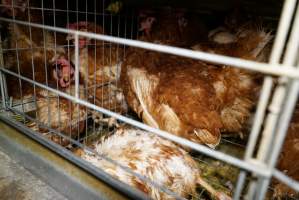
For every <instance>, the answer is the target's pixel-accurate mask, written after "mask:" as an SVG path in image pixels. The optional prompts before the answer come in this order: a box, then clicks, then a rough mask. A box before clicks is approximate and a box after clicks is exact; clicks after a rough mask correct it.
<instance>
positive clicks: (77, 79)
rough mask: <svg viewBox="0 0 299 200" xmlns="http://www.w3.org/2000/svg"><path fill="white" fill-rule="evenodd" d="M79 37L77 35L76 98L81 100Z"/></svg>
mask: <svg viewBox="0 0 299 200" xmlns="http://www.w3.org/2000/svg"><path fill="white" fill-rule="evenodd" d="M79 59H80V58H79V36H78V34H75V66H76V67H75V97H76V98H80V95H79V92H80V91H79V75H80V61H79Z"/></svg>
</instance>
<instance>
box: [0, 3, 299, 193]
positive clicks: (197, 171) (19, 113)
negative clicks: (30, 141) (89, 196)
mask: <svg viewBox="0 0 299 200" xmlns="http://www.w3.org/2000/svg"><path fill="white" fill-rule="evenodd" d="M186 4H187V3H186ZM219 5H221V4H220V3H219ZM244 5H250V3H249V4H248V2H247V3H245V4H244ZM280 5H281V4H280ZM202 6H203V7H205V4H204V3H203V4H202ZM203 7H200V9H197V10H196V9H191V8H190V7H189V8H188V6H186V7H183V6H172V7H165V6H164V7H161V5H159V6H152V7H149V6H148V5H147V4H146V3H145V4H143V5H142V7H140V5H136V2H135V3H134V2H131V4H130V3H129V2H122V1H112V2H105V1H87V0H85V1H84V0H76V1H67V0H66V1H59V2H58V1H55V0H43V1H34V0H30V1H25V0H24V1H14V0H13V1H6V0H2V2H1V12H2V15H1V17H0V22H1V45H0V47H1V48H0V50H1V51H0V55H1V57H0V58H1V59H0V65H1V68H0V73H1V74H0V78H1V79H0V81H1V97H2V98H1V102H2V112H1V115H3V116H6V117H9V119H10V120H11V121H12V122H17V123H22V124H23V125H25V126H26V127H27V128H29V129H31V130H33V131H35V134H33V136H34V137H36V135H39V136H42V137H43V138H44V140H45V141H46V142H47V143H49V144H50V145H54V146H55V145H56V144H58V145H60V146H62V147H64V148H66V149H67V150H68V151H70V152H72V156H75V157H76V158H77V159H76V164H78V165H80V166H81V165H84V166H85V169H86V168H87V169H88V170H89V171H90V172H91V173H93V174H95V175H96V176H97V177H98V178H101V179H104V180H105V177H106V176H109V177H110V178H111V177H112V179H109V180H110V181H109V182H110V184H111V185H114V186H115V187H118V189H122V190H126V189H124V188H122V187H120V183H119V182H118V181H120V182H122V183H125V184H126V185H129V186H130V187H129V188H130V189H128V190H126V192H132V193H134V194H136V195H137V196H138V198H146V196H145V195H148V196H149V197H150V198H153V199H184V198H186V199H213V198H216V199H230V198H234V199H241V198H244V199H245V198H248V199H268V198H269V199H271V198H284V197H288V198H296V197H297V196H298V192H296V191H299V184H298V182H296V180H297V181H298V177H297V174H298V173H297V171H298V169H299V166H297V165H296V164H294V165H290V164H289V163H292V161H294V160H298V159H297V158H298V157H297V155H298V153H296V151H298V144H297V143H298V141H297V140H298V139H297V136H296V132H297V131H296V128H297V124H296V123H297V117H296V113H297V112H296V106H295V105H296V101H297V94H298V82H297V79H298V77H299V71H298V70H297V65H298V60H297V56H298V44H299V41H298V39H299V38H298V35H299V34H298V31H299V29H298V27H299V24H298V23H299V17H298V12H297V11H296V10H297V9H298V3H297V2H296V1H294V0H290V1H285V3H284V6H283V8H281V17H280V19H277V20H276V21H275V17H274V16H273V15H274V14H273V12H272V11H271V14H270V15H271V16H265V15H262V16H263V18H258V19H257V18H256V17H254V16H253V15H256V13H254V12H252V15H250V14H249V15H248V16H247V15H245V14H244V13H242V6H240V5H236V7H235V9H233V11H230V12H229V14H226V15H225V16H226V17H225V20H223V19H222V20H219V21H217V20H215V19H216V17H215V16H217V15H220V16H221V14H219V11H218V12H217V11H215V10H211V9H210V10H204V8H203ZM278 7H279V6H278ZM187 8H188V9H187ZM216 8H217V6H216V5H215V9H216ZM195 10H196V11H195ZM216 10H217V9H216ZM247 12H248V9H247ZM222 18H223V17H222ZM217 19H218V18H217ZM219 19H221V17H219ZM294 110H295V112H294V113H295V114H294V116H293V118H291V117H292V113H293V111H294ZM289 121H291V123H290V126H289ZM285 137H286V140H285V144H284V145H283V141H284V139H285ZM54 143H56V144H54ZM280 149H282V151H281V153H280ZM78 158H79V159H78ZM277 160H278V164H277V168H278V170H277V169H275V166H276V162H277ZM79 162H80V163H79ZM82 163H83V164H82ZM279 170H281V171H283V172H284V173H285V174H284V173H282V172H280V171H279ZM272 177H274V178H275V179H276V180H271V179H272ZM293 179H294V180H293ZM111 180H113V181H111Z"/></svg>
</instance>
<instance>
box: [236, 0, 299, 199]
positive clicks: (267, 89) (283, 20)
mask: <svg viewBox="0 0 299 200" xmlns="http://www.w3.org/2000/svg"><path fill="white" fill-rule="evenodd" d="M295 5H296V0H289V1H285V3H284V6H283V9H282V14H281V17H280V20H279V24H278V31H277V34H276V36H275V40H274V44H273V47H272V51H271V55H270V60H269V63H270V64H277V63H279V60H280V58H281V55H282V52H283V49H284V45H285V41H286V38H287V35H288V30H289V27H290V25H291V20H292V16H293V13H294V9H295ZM272 87H273V80H272V78H271V77H270V76H267V77H265V79H264V82H263V86H262V89H261V96H260V98H259V102H258V105H257V111H256V113H255V118H254V123H253V127H252V130H251V132H250V136H249V141H248V144H247V147H246V152H245V156H244V159H245V160H247V159H250V158H251V157H252V155H253V151H254V148H255V146H256V143H257V139H258V136H259V133H260V130H261V126H262V122H263V119H264V117H265V111H266V108H267V104H268V102H269V99H270V95H271V89H272ZM245 179H246V172H245V171H242V172H241V173H240V175H239V178H238V183H237V187H236V192H235V194H234V199H240V195H241V193H242V190H243V188H244V183H245Z"/></svg>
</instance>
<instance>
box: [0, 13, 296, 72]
mask: <svg viewBox="0 0 299 200" xmlns="http://www.w3.org/2000/svg"><path fill="white" fill-rule="evenodd" d="M0 20H2V21H6V22H11V21H12V20H10V19H6V18H3V17H0ZM14 23H17V24H22V25H28V23H27V22H23V21H19V20H15V21H14ZM31 26H33V27H36V28H42V29H48V30H53V31H57V32H62V33H67V34H78V35H79V36H83V37H88V38H93V39H97V40H103V41H107V42H112V43H118V44H124V45H128V46H133V47H138V48H143V49H148V50H153V51H157V52H163V53H168V54H173V55H178V56H183V57H188V58H193V59H198V60H203V61H208V62H213V63H218V64H223V65H229V66H234V67H238V68H242V69H248V70H252V71H257V72H261V73H265V74H269V75H276V76H287V77H290V78H299V70H297V69H295V68H294V67H293V66H291V65H286V66H284V68H282V67H281V65H271V66H270V65H269V64H266V63H259V62H254V61H249V60H245V59H240V58H232V57H228V56H223V55H216V54H211V53H205V52H200V51H193V50H188V49H183V48H178V47H172V46H166V45H160V44H153V43H149V42H142V41H136V40H132V39H124V38H118V37H113V36H107V35H101V34H96V33H88V32H82V31H75V30H69V29H63V28H58V27H51V26H46V25H40V24H34V23H31Z"/></svg>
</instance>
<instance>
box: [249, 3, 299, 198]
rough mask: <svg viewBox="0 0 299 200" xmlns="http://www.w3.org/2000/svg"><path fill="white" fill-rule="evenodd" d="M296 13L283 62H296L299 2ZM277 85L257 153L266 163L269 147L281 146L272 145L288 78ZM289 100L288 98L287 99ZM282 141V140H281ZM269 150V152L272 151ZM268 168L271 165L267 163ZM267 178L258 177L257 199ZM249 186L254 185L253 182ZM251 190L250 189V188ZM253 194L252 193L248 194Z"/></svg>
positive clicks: (298, 42) (298, 33)
mask: <svg viewBox="0 0 299 200" xmlns="http://www.w3.org/2000/svg"><path fill="white" fill-rule="evenodd" d="M296 10H297V13H296V15H295V17H294V19H295V21H294V23H293V29H292V31H291V35H290V38H289V40H288V44H287V49H286V53H285V57H284V59H283V64H286V65H294V64H295V62H296V55H297V53H298V46H299V4H298V5H297V9H296ZM279 82H280V83H279V85H278V86H277V89H276V90H275V92H274V96H273V100H272V103H271V105H270V106H269V110H270V113H269V114H268V117H267V119H266V125H265V129H264V131H263V137H262V141H261V143H260V149H259V151H258V154H257V159H258V160H261V161H263V162H265V163H268V161H267V157H268V156H269V153H270V149H271V150H272V152H273V151H279V150H280V148H281V146H276V145H272V141H273V138H274V131H275V128H276V127H277V122H278V119H279V116H280V115H281V114H282V113H283V111H282V110H281V108H282V105H283V101H284V100H285V97H286V95H287V84H289V83H290V80H288V79H286V78H280V81H279ZM287 101H289V99H287ZM281 142H283V141H281ZM272 152H271V153H272ZM269 167H270V169H272V168H273V167H272V166H271V165H269ZM269 182H270V179H269V178H259V180H258V185H259V186H258V187H257V191H256V192H255V194H256V196H255V197H256V198H257V199H263V198H264V195H265V193H266V190H267V187H268V185H269ZM251 187H256V186H255V185H254V184H252V185H251ZM251 191H252V190H251ZM250 196H253V195H250Z"/></svg>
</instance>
